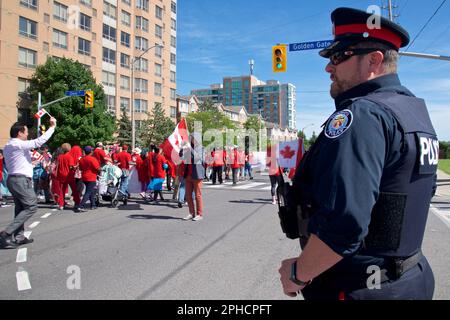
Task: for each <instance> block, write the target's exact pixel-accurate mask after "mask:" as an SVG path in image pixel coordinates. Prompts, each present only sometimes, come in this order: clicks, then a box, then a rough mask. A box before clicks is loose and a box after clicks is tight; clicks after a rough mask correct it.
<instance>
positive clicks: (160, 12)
mask: <svg viewBox="0 0 450 320" xmlns="http://www.w3.org/2000/svg"><path fill="white" fill-rule="evenodd" d="M155 9H156V10H155V16H156V18H158V19H159V20H162V16H163V9H162V8H161V7H158V6H155Z"/></svg>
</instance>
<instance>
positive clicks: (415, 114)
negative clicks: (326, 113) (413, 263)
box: [357, 92, 439, 257]
mask: <svg viewBox="0 0 450 320" xmlns="http://www.w3.org/2000/svg"><path fill="white" fill-rule="evenodd" d="M357 99H358V98H357ZM361 99H365V100H369V101H372V102H374V103H376V104H377V105H379V106H381V107H383V108H385V110H387V111H388V112H389V113H391V114H392V115H393V116H394V118H395V119H396V120H397V121H398V123H399V125H400V126H401V129H402V131H403V137H404V139H403V145H402V146H401V149H400V152H401V156H400V158H399V160H397V161H396V162H395V163H392V164H389V165H388V166H385V167H384V169H383V173H382V177H381V183H380V189H379V197H378V199H377V202H376V204H375V206H374V207H373V210H372V215H371V223H370V225H369V233H368V235H367V236H366V238H365V239H364V243H363V248H362V250H361V252H360V254H364V255H374V256H395V257H407V256H411V255H413V254H415V253H416V252H417V251H418V250H419V249H420V247H421V245H422V240H423V235H424V232H425V225H426V221H427V217H428V211H429V206H430V201H431V198H432V196H433V190H435V189H434V188H435V183H436V170H437V163H438V155H439V141H438V140H437V137H436V133H435V131H434V128H433V125H432V124H431V121H430V117H429V115H428V111H427V108H426V106H425V103H424V101H423V100H422V99H419V98H416V97H411V96H406V95H400V94H396V93H393V92H379V93H373V94H369V95H367V96H365V97H363V98H361ZM393 151H398V150H391V152H393ZM389 156H390V155H389V154H388V155H387V160H388V158H389ZM387 162H388V161H387Z"/></svg>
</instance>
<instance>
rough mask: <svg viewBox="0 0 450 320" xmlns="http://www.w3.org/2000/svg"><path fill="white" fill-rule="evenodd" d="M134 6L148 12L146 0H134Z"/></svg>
mask: <svg viewBox="0 0 450 320" xmlns="http://www.w3.org/2000/svg"><path fill="white" fill-rule="evenodd" d="M136 8H138V9H142V10H144V11H147V12H148V0H136Z"/></svg>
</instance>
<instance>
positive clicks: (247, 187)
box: [233, 182, 265, 190]
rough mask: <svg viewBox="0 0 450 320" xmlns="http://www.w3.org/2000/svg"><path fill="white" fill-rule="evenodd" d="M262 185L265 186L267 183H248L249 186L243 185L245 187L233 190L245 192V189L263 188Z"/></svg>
mask: <svg viewBox="0 0 450 320" xmlns="http://www.w3.org/2000/svg"><path fill="white" fill-rule="evenodd" d="M262 185H265V183H263V182H253V183H248V184H246V185H243V186H239V185H238V186H237V187H233V189H238V190H245V189H250V188H254V187H257V186H262Z"/></svg>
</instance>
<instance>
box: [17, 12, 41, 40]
mask: <svg viewBox="0 0 450 320" xmlns="http://www.w3.org/2000/svg"><path fill="white" fill-rule="evenodd" d="M19 34H20V35H21V36H24V37H27V38H31V39H37V23H36V22H35V21H33V20H28V19H26V18H24V17H19Z"/></svg>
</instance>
